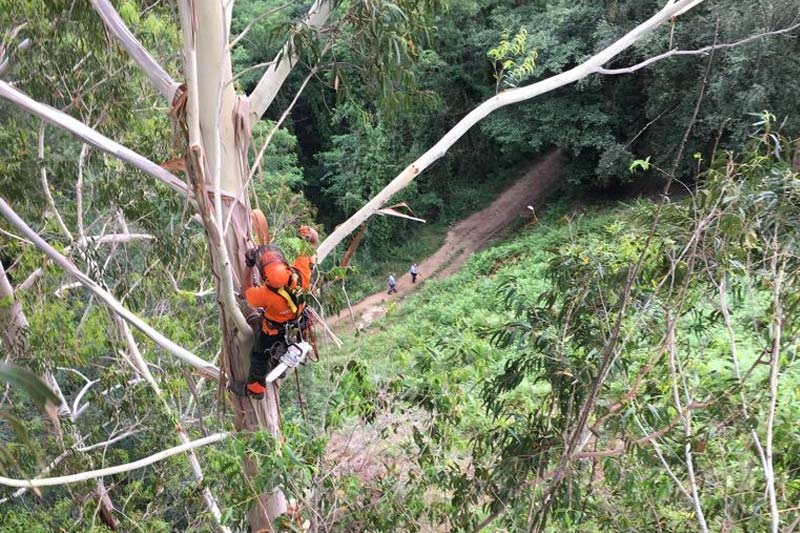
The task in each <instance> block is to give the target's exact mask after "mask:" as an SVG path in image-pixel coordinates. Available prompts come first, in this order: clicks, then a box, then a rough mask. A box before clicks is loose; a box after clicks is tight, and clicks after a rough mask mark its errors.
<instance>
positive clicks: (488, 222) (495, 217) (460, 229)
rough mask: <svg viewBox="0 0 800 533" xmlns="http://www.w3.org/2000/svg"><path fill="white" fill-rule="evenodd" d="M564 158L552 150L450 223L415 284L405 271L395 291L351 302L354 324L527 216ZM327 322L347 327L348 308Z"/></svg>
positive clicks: (454, 266)
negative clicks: (486, 203)
mask: <svg viewBox="0 0 800 533" xmlns="http://www.w3.org/2000/svg"><path fill="white" fill-rule="evenodd" d="M563 161H564V154H563V153H562V152H561V151H559V150H556V151H553V152H551V153H550V154H548V155H547V156H545V157H544V158H543V159H540V160H539V161H537V162H536V163H535V164H534V165H533V166H531V168H530V169H529V170H528V172H526V173H525V175H524V176H522V177H521V178H520V179H519V180H517V182H516V183H514V185H512V186H511V187H509V188H508V189H506V190H505V191H504V192H503V193H502V194H501V195H500V196H499V197H498V198H497V199H496V200H495V201H494V202H492V205H490V206H489V207H487V208H486V209H483V210H482V211H478V212H477V213H474V214H473V215H471V216H470V217H469V218H467V219H465V220H462V221H461V222H459V223H457V224H456V225H455V226H453V227H452V228H451V229H450V231H449V232H448V233H447V239H446V240H445V242H444V244H443V245H442V247H441V248H439V250H438V251H436V253H434V254H433V255H432V256H430V257H428V258H427V259H425V260H424V261H423V262H422V263H420V264H419V276H418V277H417V283H416V284H412V283H411V275H410V274H408V273H406V274H403V275H402V276H400V277H399V278H398V280H397V293H396V294H393V295H391V296H390V295H388V294H386V292H385V291H381V292H379V293H376V294H373V295H371V296H368V297H366V298H364V299H363V300H361V301H360V302H358V303H357V304H355V305H353V307H352V311H353V318H354V319H355V323H356V327H357V328H358V329H363V328H364V327H366V326H367V325H368V324H369V323H370V322H372V321H373V320H376V319H378V318H380V317H382V316H383V315H384V313H385V312H386V309H385V304H386V303H387V302H389V301H391V300H397V299H400V298H403V297H404V296H406V295H408V294H410V293H411V292H412V291H414V290H415V289H416V288H417V286H418V285H420V284H421V283H424V281H425V279H430V278H442V277H447V276H449V275H451V274H453V273H455V272H456V271H458V269H459V268H461V266H462V265H463V264H464V263H465V262H466V261H467V259H469V258H470V256H471V255H472V254H473V253H475V252H478V251H480V250H482V249H483V248H486V247H487V246H488V245H489V244H490V243H491V242H492V241H493V240H494V239H495V238H497V237H498V236H499V234H500V233H502V231H503V230H504V229H506V228H507V227H508V226H510V225H512V224H513V223H514V222H516V221H517V220H518V219H519V218H520V217H521V216H524V215H528V216H530V214H531V213H530V210H529V209H528V208H527V206H529V205H531V206H534V207H537V206H539V205H540V204H541V202H542V200H544V198H545V196H546V195H547V193H548V191H549V190H550V189H551V188H552V186H553V185H554V184H555V182H556V181H557V180H558V178H559V176H560V174H561V167H562V164H563ZM409 266H410V265H409ZM327 322H328V324H329V325H330V326H335V327H338V328H348V325H350V324H352V322H351V321H350V316H349V314H348V312H347V310H344V311H342V313H341V314H340V315H339V316H338V317H330V318H328V320H327Z"/></svg>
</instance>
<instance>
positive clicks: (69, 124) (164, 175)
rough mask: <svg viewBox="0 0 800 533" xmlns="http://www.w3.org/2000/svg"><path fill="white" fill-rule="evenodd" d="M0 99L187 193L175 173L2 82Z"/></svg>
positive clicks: (183, 184)
mask: <svg viewBox="0 0 800 533" xmlns="http://www.w3.org/2000/svg"><path fill="white" fill-rule="evenodd" d="M0 97H2V98H5V99H6V100H9V101H11V102H12V103H14V104H16V105H17V106H19V107H21V108H22V109H25V110H26V111H28V112H30V113H32V114H34V115H36V116H37V117H39V118H40V119H42V120H44V121H47V122H49V123H50V124H53V125H54V126H58V127H59V128H62V129H65V130H67V131H68V132H70V133H72V134H73V135H75V136H76V137H78V138H79V139H81V140H83V141H84V142H86V143H88V144H90V145H92V146H94V147H95V148H97V149H98V150H102V151H103V152H106V153H108V154H111V155H113V156H115V157H117V158H118V159H120V160H122V161H125V162H126V163H129V164H131V165H133V166H134V167H136V168H138V169H139V170H141V171H142V172H145V173H147V174H149V175H151V176H153V177H154V178H156V179H158V180H159V181H161V182H163V183H165V184H167V185H169V186H170V187H171V188H172V189H174V190H175V191H177V192H179V193H181V194H182V195H184V196H185V195H187V194H188V192H187V187H186V184H185V183H184V182H183V181H182V180H180V179H179V178H178V177H177V176H175V175H174V174H172V173H170V172H167V171H166V170H165V169H163V168H162V167H160V166H159V165H157V164H155V163H154V162H152V161H150V160H149V159H147V158H146V157H144V156H142V155H140V154H137V153H136V152H134V151H133V150H131V149H130V148H127V147H125V146H123V145H121V144H119V143H118V142H115V141H112V140H111V139H109V138H108V137H106V136H104V135H101V134H100V133H98V132H97V131H95V130H94V129H92V128H90V127H89V126H87V125H86V124H84V123H82V122H81V121H79V120H76V119H74V118H73V117H71V116H69V115H67V114H66V113H62V112H61V111H59V110H57V109H55V108H53V107H50V106H48V105H45V104H42V103H39V102H37V101H36V100H33V99H32V98H30V97H29V96H27V95H25V94H23V93H22V92H20V91H18V90H16V89H15V88H13V87H12V86H11V85H9V84H8V83H6V82H4V81H1V80H0Z"/></svg>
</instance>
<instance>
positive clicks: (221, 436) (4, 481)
mask: <svg viewBox="0 0 800 533" xmlns="http://www.w3.org/2000/svg"><path fill="white" fill-rule="evenodd" d="M229 436H230V434H229V433H215V434H213V435H210V436H208V437H204V438H202V439H197V440H195V441H190V442H188V443H184V444H181V445H179V446H174V447H172V448H168V449H166V450H163V451H161V452H158V453H154V454H153V455H149V456H147V457H145V458H144V459H139V460H138V461H134V462H132V463H127V464H123V465H118V466H111V467H108V468H101V469H99V470H89V471H88V472H81V473H79V474H72V475H69V476H60V477H46V478H36V479H13V478H8V477H2V476H0V485H5V486H7V487H25V488H32V487H54V486H57V485H68V484H70V483H79V482H81V481H86V480H89V479H96V478H100V477H105V476H112V475H114V474H121V473H122V472H130V471H131V470H138V469H139V468H144V467H145V466H150V465H151V464H153V463H157V462H159V461H163V460H164V459H167V458H169V457H172V456H173V455H178V454H179V453H183V452H186V451H189V450H194V449H195V448H200V447H202V446H207V445H209V444H214V443H217V442H220V441H223V440H225V439H226V438H228V437H229Z"/></svg>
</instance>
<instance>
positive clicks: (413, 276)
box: [409, 263, 419, 283]
mask: <svg viewBox="0 0 800 533" xmlns="http://www.w3.org/2000/svg"><path fill="white" fill-rule="evenodd" d="M409 273H410V274H411V283H416V282H417V274H419V271H418V270H417V264H416V263H414V264H413V265H411V270H409Z"/></svg>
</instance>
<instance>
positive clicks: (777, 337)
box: [765, 226, 783, 533]
mask: <svg viewBox="0 0 800 533" xmlns="http://www.w3.org/2000/svg"><path fill="white" fill-rule="evenodd" d="M777 240H778V227H777V226H776V228H775V241H776V243H777ZM776 245H777V244H776ZM771 271H772V275H773V276H774V278H775V285H774V287H773V290H772V306H773V312H774V313H775V319H774V328H773V332H772V336H773V338H772V350H770V361H769V411H768V414H767V438H766V450H765V451H766V459H767V461H766V464H767V466H768V468H769V472H767V474H768V481H769V482H768V484H767V494H768V495H769V508H770V517H771V522H772V523H771V530H772V533H778V530H779V529H780V524H781V522H780V514H779V513H778V500H777V496H776V494H775V467H774V463H773V460H772V458H773V436H774V429H775V411H776V407H777V403H778V373H779V371H780V368H779V366H780V356H781V333H782V331H783V305H782V302H781V291H782V289H783V268H782V267H779V266H778V252H777V251H776V252H775V254H774V255H773V257H772V261H771Z"/></svg>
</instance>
